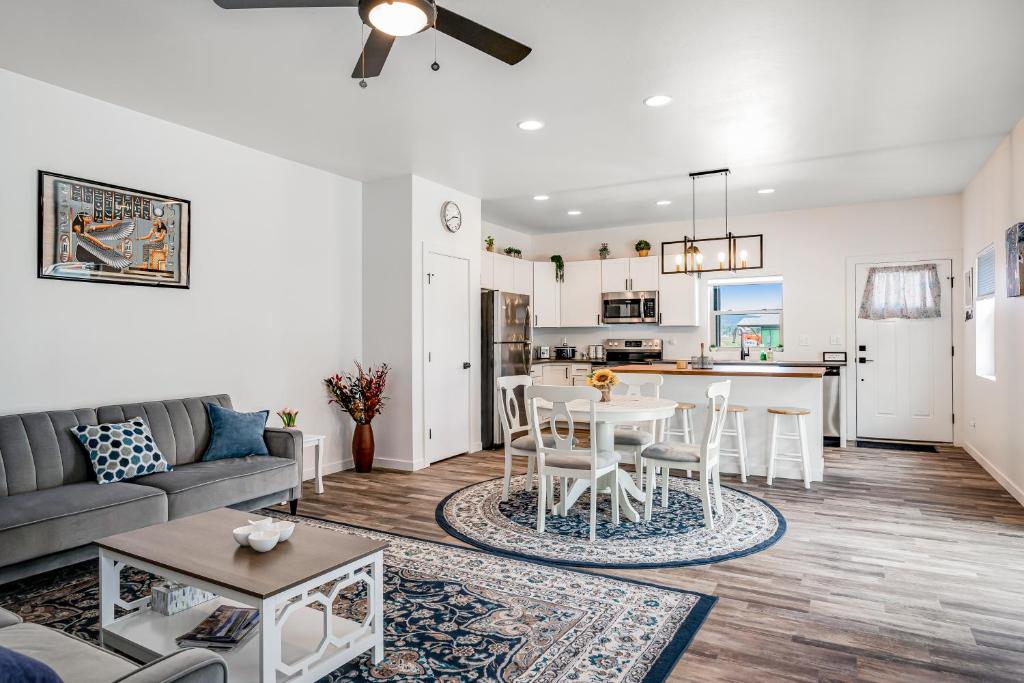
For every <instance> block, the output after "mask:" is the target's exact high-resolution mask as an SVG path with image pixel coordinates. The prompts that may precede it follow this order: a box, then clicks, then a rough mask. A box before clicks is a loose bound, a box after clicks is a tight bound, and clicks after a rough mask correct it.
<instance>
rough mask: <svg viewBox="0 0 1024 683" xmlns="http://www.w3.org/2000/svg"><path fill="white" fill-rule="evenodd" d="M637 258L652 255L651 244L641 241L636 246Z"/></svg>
mask: <svg viewBox="0 0 1024 683" xmlns="http://www.w3.org/2000/svg"><path fill="white" fill-rule="evenodd" d="M634 249H636V254H637V256H647V255H648V254H649V253H651V243H650V242H648V241H647V240H640V241H638V242H637V243H636V245H635V246H634Z"/></svg>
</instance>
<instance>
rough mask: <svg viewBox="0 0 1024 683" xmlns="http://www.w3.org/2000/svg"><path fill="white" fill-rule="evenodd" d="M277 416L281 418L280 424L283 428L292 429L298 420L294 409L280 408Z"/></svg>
mask: <svg viewBox="0 0 1024 683" xmlns="http://www.w3.org/2000/svg"><path fill="white" fill-rule="evenodd" d="M277 416H278V417H279V418H281V424H282V425H284V426H285V427H294V426H295V423H296V422H297V421H298V419H299V411H297V410H295V409H294V408H281V410H279V411H277Z"/></svg>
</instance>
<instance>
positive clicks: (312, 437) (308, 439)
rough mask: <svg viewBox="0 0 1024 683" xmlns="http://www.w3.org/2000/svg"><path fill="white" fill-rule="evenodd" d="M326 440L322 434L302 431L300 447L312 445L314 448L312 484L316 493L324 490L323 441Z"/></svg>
mask: <svg viewBox="0 0 1024 683" xmlns="http://www.w3.org/2000/svg"><path fill="white" fill-rule="evenodd" d="M326 441H327V437H326V436H324V435H323V434H306V433H305V432H303V433H302V448H303V449H305V448H306V447H307V446H313V447H314V448H316V451H315V452H316V459H315V460H314V461H313V463H314V464H313V467H314V468H315V472H316V473H315V478H314V480H313V484H314V486H315V490H316V492H317V493H323V492H324V467H323V460H324V443H325V442H326Z"/></svg>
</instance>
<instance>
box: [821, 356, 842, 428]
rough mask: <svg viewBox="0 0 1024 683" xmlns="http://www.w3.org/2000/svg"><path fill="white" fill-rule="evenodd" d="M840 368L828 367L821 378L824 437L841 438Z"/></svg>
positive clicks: (836, 366) (835, 366)
mask: <svg viewBox="0 0 1024 683" xmlns="http://www.w3.org/2000/svg"><path fill="white" fill-rule="evenodd" d="M840 370H841V368H840V366H838V365H826V366H825V375H824V377H822V378H821V385H822V386H821V395H822V403H823V405H822V413H821V416H822V417H821V431H822V435H823V436H834V437H838V436H839V410H840V406H841V405H842V400H841V397H840V395H839V392H840V386H841V384H842V383H841V382H840V376H839V373H840Z"/></svg>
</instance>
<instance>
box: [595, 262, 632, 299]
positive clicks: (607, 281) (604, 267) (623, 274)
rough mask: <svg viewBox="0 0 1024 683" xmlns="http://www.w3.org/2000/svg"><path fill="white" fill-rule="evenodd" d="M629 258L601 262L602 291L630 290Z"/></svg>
mask: <svg viewBox="0 0 1024 683" xmlns="http://www.w3.org/2000/svg"><path fill="white" fill-rule="evenodd" d="M629 261H630V259H628V258H609V259H605V260H603V261H601V291H602V292H625V291H627V290H628V289H629Z"/></svg>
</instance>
